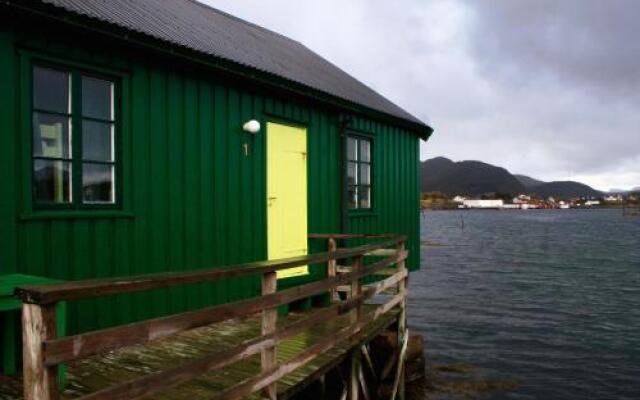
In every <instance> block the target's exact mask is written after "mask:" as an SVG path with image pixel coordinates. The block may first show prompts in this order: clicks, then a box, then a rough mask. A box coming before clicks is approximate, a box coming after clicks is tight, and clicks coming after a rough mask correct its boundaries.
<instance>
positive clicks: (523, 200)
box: [513, 194, 531, 204]
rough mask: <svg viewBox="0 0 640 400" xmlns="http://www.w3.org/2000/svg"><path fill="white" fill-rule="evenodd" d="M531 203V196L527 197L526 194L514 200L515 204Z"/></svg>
mask: <svg viewBox="0 0 640 400" xmlns="http://www.w3.org/2000/svg"><path fill="white" fill-rule="evenodd" d="M530 201H531V196H527V195H526V194H521V195H520V196H518V197H514V198H513V204H527V203H529V202H530Z"/></svg>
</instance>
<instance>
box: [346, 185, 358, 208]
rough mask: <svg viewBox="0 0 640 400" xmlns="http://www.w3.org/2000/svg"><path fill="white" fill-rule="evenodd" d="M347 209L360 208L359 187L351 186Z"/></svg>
mask: <svg viewBox="0 0 640 400" xmlns="http://www.w3.org/2000/svg"><path fill="white" fill-rule="evenodd" d="M347 207H348V208H358V187H357V186H349V190H348V191H347Z"/></svg>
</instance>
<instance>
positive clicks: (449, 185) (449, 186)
mask: <svg viewBox="0 0 640 400" xmlns="http://www.w3.org/2000/svg"><path fill="white" fill-rule="evenodd" d="M421 169H422V191H424V192H442V193H445V194H447V195H450V196H454V195H457V194H464V195H469V196H478V195H481V194H483V193H490V192H494V193H495V192H500V193H523V192H524V191H525V187H524V185H523V184H522V183H520V182H519V181H518V180H517V179H516V178H515V177H514V176H513V175H511V174H510V173H509V171H507V170H506V169H504V168H500V167H496V166H494V165H491V164H487V163H483V162H480V161H460V162H453V161H451V160H449V159H447V158H444V157H438V158H434V159H431V160H426V161H424V162H422V165H421Z"/></svg>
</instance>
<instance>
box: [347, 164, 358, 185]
mask: <svg viewBox="0 0 640 400" xmlns="http://www.w3.org/2000/svg"><path fill="white" fill-rule="evenodd" d="M347 184H348V185H357V184H358V163H354V162H350V163H349V164H347Z"/></svg>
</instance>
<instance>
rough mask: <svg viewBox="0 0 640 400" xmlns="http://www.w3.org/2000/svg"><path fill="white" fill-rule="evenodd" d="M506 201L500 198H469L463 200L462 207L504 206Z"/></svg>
mask: <svg viewBox="0 0 640 400" xmlns="http://www.w3.org/2000/svg"><path fill="white" fill-rule="evenodd" d="M503 205H504V201H503V200H502V199H499V200H473V199H467V200H464V201H463V202H462V208H502V206H503Z"/></svg>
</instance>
